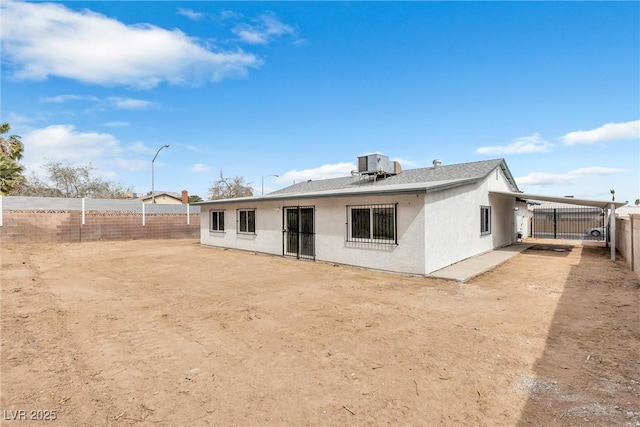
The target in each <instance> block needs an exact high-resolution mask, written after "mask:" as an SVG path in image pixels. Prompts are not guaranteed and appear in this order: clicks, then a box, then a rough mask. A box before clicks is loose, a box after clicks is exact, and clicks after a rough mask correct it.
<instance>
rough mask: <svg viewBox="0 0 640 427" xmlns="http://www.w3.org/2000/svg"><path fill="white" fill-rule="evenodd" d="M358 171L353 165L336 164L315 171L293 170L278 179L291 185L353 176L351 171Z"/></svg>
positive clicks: (277, 180) (279, 181) (323, 166)
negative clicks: (293, 182) (292, 183)
mask: <svg viewBox="0 0 640 427" xmlns="http://www.w3.org/2000/svg"><path fill="white" fill-rule="evenodd" d="M355 169H356V165H355V164H353V163H346V162H343V163H336V164H332V165H322V166H320V167H317V168H313V169H304V170H301V171H299V170H295V169H294V170H292V171H289V172H287V173H285V174H283V175H280V177H279V178H277V179H276V182H278V183H291V182H292V181H295V182H300V181H307V180H310V179H312V180H316V179H328V178H338V177H343V176H349V175H351V171H352V170H355Z"/></svg>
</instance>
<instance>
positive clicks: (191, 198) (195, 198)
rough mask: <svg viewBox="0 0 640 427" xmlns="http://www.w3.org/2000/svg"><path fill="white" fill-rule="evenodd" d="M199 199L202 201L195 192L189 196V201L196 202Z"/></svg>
mask: <svg viewBox="0 0 640 427" xmlns="http://www.w3.org/2000/svg"><path fill="white" fill-rule="evenodd" d="M201 201H202V197H200V196H198V195H197V194H194V195H193V196H189V203H197V202H201Z"/></svg>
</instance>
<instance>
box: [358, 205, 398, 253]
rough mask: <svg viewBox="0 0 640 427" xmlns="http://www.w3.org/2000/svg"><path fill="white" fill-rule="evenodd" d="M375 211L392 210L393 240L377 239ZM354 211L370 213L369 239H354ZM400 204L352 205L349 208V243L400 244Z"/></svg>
mask: <svg viewBox="0 0 640 427" xmlns="http://www.w3.org/2000/svg"><path fill="white" fill-rule="evenodd" d="M374 209H391V212H392V215H393V216H392V218H391V221H392V224H391V230H392V231H393V238H391V239H382V238H375V237H374V236H373V232H374V228H375V226H374ZM354 210H368V211H369V229H368V237H354V235H353V233H354V228H353V211H354ZM397 218H398V204H397V203H383V204H366V205H350V206H347V241H348V242H358V243H383V244H390V245H397V244H398V219H397Z"/></svg>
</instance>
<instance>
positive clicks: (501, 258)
mask: <svg viewBox="0 0 640 427" xmlns="http://www.w3.org/2000/svg"><path fill="white" fill-rule="evenodd" d="M531 246H533V245H531V244H527V243H514V244H512V245H510V246H505V247H504V248H499V249H494V250H493V251H491V252H487V253H484V254H482V255H477V256H474V257H471V258H467V259H465V260H462V261H460V262H457V263H455V264H452V265H450V266H448V267H445V268H443V269H441V270H437V271H434V272H433V273H431V274H428V275H427V276H428V277H437V278H439V279H450V280H457V281H459V282H466V281H467V280H469V279H471V278H472V277H475V276H478V275H480V274H482V273H484V272H486V271H489V270H491V269H492V268H494V267H497V266H498V265H500V264H502V263H503V262H505V261H507V260H508V259H510V258H513V257H514V256H516V255H518V254H519V253H520V252H522V251H524V250H525V249H529V248H530V247H531Z"/></svg>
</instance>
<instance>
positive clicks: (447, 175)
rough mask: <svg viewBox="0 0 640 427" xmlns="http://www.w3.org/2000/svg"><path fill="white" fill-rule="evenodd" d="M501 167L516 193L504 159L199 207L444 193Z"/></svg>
mask: <svg viewBox="0 0 640 427" xmlns="http://www.w3.org/2000/svg"><path fill="white" fill-rule="evenodd" d="M497 167H499V168H501V169H502V171H503V173H504V175H505V176H506V178H507V180H508V181H509V182H510V183H511V185H512V186H513V189H514V191H519V190H518V186H517V185H516V182H515V180H514V178H513V175H512V174H511V171H509V168H508V167H507V164H506V162H505V161H504V159H494V160H483V161H478V162H470V163H459V164H452V165H440V166H437V167H428V168H419V169H408V170H404V171H402V172H401V173H399V174H397V175H391V176H387V177H377V178H375V179H374V177H372V176H367V175H362V176H360V175H354V176H348V177H342V178H331V179H322V180H317V181H311V180H310V181H306V182H301V183H298V184H294V185H291V186H289V187H285V188H283V189H281V190H277V191H274V192H272V193H269V194H267V195H265V196H258V197H240V198H236V199H223V200H208V201H204V202H199V203H198V204H208V203H230V202H238V201H248V200H275V199H292V198H301V197H332V196H343V195H351V194H367V193H369V194H371V193H374V194H379V193H401V192H406V191H415V190H425V191H427V190H432V191H435V190H441V189H444V188H451V187H455V186H459V185H464V184H470V183H473V182H477V181H480V180H483V179H484V178H486V177H487V176H488V175H489V174H490V173H491V172H492V171H493V170H495V169H496V168H497Z"/></svg>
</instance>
